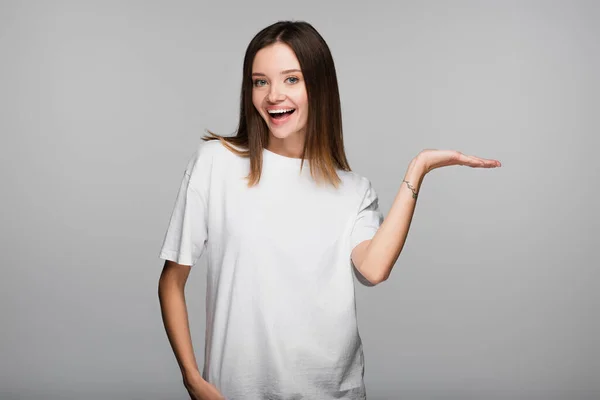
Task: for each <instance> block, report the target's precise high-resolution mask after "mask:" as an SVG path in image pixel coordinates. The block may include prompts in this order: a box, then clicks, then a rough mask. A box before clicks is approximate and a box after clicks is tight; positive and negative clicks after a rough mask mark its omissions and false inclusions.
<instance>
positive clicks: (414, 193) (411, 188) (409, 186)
mask: <svg viewBox="0 0 600 400" xmlns="http://www.w3.org/2000/svg"><path fill="white" fill-rule="evenodd" d="M402 182H406V186H408V188H409V189H410V190H411V191H412V192H413V199H416V198H417V192H415V189H414V188H413V187H412V186H411V185H410V183H408V181H405V180H402Z"/></svg>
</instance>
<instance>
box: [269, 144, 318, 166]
mask: <svg viewBox="0 0 600 400" xmlns="http://www.w3.org/2000/svg"><path fill="white" fill-rule="evenodd" d="M263 158H264V159H266V160H270V161H272V162H274V163H277V164H279V165H290V166H297V167H300V164H302V159H301V158H296V157H287V156H283V155H281V154H278V153H275V152H273V151H271V150H268V149H267V148H266V147H264V148H263ZM308 164H309V163H308V160H304V165H305V166H308Z"/></svg>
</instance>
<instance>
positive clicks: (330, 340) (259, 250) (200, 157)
mask: <svg viewBox="0 0 600 400" xmlns="http://www.w3.org/2000/svg"><path fill="white" fill-rule="evenodd" d="M249 166H250V160H249V158H243V157H240V156H238V155H236V154H234V153H232V152H231V151H229V150H228V149H227V148H225V147H224V146H223V145H222V144H221V143H220V142H219V141H218V140H214V141H209V142H201V143H200V145H199V146H198V149H197V151H196V152H195V153H194V156H193V157H192V158H191V160H190V161H189V163H188V165H187V168H186V170H185V173H184V176H183V180H182V182H181V187H180V189H179V193H178V196H177V199H176V202H175V207H174V210H173V213H172V215H171V219H170V222H169V226H168V230H167V232H166V235H165V238H164V243H163V246H162V249H161V251H160V256H159V257H160V258H162V259H164V260H171V261H174V262H176V263H179V264H184V265H194V264H195V263H196V262H197V261H198V259H199V258H200V256H201V255H202V254H204V253H205V250H206V256H207V257H208V260H207V265H208V270H207V282H206V284H207V287H206V343H205V358H204V369H203V372H202V376H203V378H204V379H205V380H207V381H208V382H210V383H212V384H213V385H215V386H216V387H217V389H219V391H220V392H221V393H222V394H223V395H224V396H225V397H226V398H227V399H228V400H248V399H261V400H262V399H281V400H291V399H319V400H328V399H353V400H354V399H365V398H366V393H365V386H364V382H363V377H364V358H363V349H362V342H361V339H360V336H359V332H358V326H357V319H356V305H355V299H354V277H356V278H357V279H358V280H359V281H360V282H361V283H363V284H366V285H368V281H366V280H364V278H362V277H361V276H360V273H359V272H358V271H357V270H356V269H355V268H354V266H353V264H352V261H351V257H350V254H351V251H352V249H353V248H354V246H356V245H357V244H359V243H360V242H362V241H363V240H367V239H371V238H372V237H373V236H374V235H375V232H376V231H377V229H378V227H379V226H380V225H381V223H382V222H383V216H382V214H381V212H380V211H379V207H378V201H377V194H376V193H375V191H374V189H373V188H372V186H371V183H370V181H369V180H368V179H366V178H364V177H361V176H359V175H358V174H356V173H354V172H347V171H338V174H339V176H340V178H341V180H342V183H341V185H340V186H339V187H338V188H337V189H336V188H334V187H333V186H331V185H321V186H318V185H317V184H316V182H315V181H313V179H312V178H311V176H310V166H309V164H308V161H305V162H304V166H303V169H302V173H300V159H297V158H290V157H285V156H282V155H279V154H277V153H273V152H271V151H269V150H266V149H264V150H263V169H262V176H261V180H260V182H259V184H258V185H257V186H254V187H252V188H248V187H247V185H246V180H245V179H244V177H245V176H246V175H247V174H248V172H249Z"/></svg>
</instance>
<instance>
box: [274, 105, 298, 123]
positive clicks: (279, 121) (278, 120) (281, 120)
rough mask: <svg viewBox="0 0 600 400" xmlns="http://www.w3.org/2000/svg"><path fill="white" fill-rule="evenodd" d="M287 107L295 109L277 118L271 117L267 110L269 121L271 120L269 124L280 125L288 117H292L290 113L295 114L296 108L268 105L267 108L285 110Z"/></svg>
mask: <svg viewBox="0 0 600 400" xmlns="http://www.w3.org/2000/svg"><path fill="white" fill-rule="evenodd" d="M287 109H293V110H295V111H294V112H293V113H291V114H288V115H286V116H285V117H283V118H279V119H275V118H272V117H271V114H269V112H267V115H268V116H269V121H271V124H273V125H275V126H280V125H283V124H285V123H286V122H287V121H288V120H289V119H290V118H292V115H294V114H296V111H298V110H296V108H295V107H281V106H280V107H268V108H267V110H287Z"/></svg>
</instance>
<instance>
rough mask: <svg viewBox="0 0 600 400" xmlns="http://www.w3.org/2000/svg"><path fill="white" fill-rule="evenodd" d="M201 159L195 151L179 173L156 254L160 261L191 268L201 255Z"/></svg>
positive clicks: (204, 222) (203, 211) (203, 228)
mask: <svg viewBox="0 0 600 400" xmlns="http://www.w3.org/2000/svg"><path fill="white" fill-rule="evenodd" d="M204 158H206V155H205V154H202V152H201V150H200V149H199V150H198V151H197V152H196V153H194V156H193V157H192V159H191V160H190V161H189V162H188V165H187V167H186V170H185V172H184V174H183V178H182V180H181V184H180V186H179V192H178V193H177V198H176V200H175V206H174V208H173V212H172V214H171V218H170V220H169V225H168V228H167V232H166V234H165V237H164V241H163V245H162V248H161V250H160V254H159V257H160V258H162V259H163V260H170V261H174V262H176V263H178V264H182V265H190V266H193V265H194V264H196V262H197V261H198V259H199V258H200V256H201V255H202V254H203V252H204V249H205V246H206V242H207V241H208V227H207V204H206V199H205V196H206V195H205V193H202V192H203V191H202V189H201V188H202V184H203V183H205V182H204V181H205V178H204V177H205V176H206V175H207V172H208V171H206V169H207V168H208V166H207V165H206V164H207V163H206V160H205V159H204ZM198 182H199V183H200V184H198Z"/></svg>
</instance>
